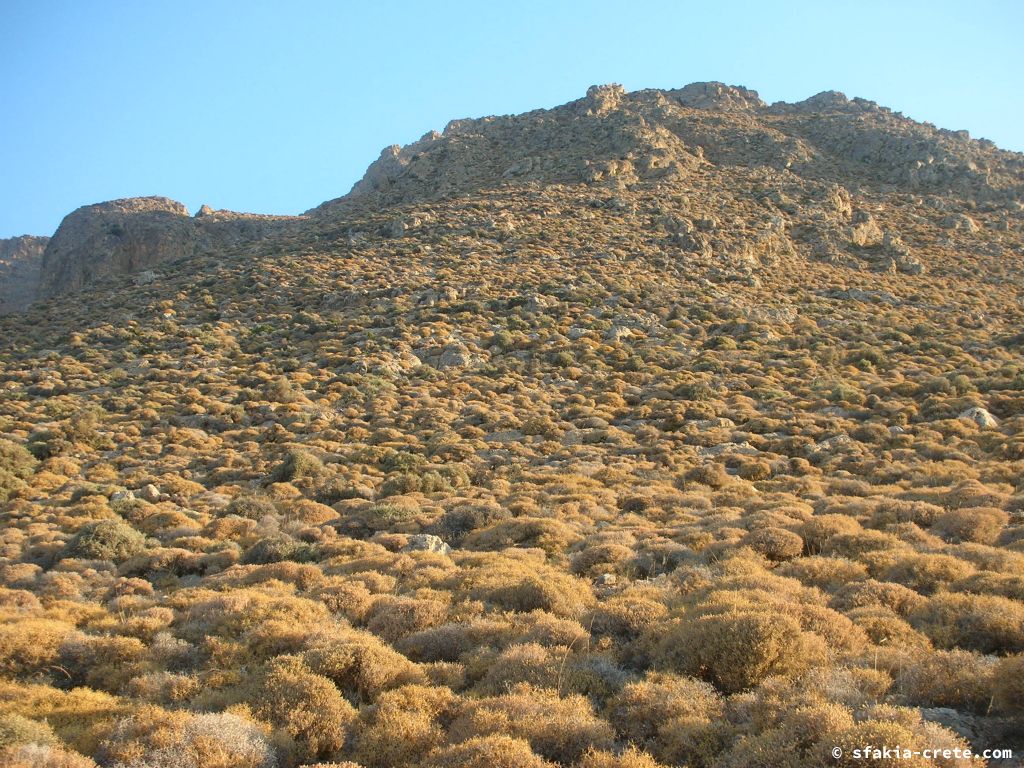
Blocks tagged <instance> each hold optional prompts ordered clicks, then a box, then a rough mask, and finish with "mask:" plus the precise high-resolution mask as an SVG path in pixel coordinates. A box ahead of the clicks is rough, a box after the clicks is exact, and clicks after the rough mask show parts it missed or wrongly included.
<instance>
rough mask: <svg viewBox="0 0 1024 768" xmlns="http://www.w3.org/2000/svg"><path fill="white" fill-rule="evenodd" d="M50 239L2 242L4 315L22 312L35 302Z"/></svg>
mask: <svg viewBox="0 0 1024 768" xmlns="http://www.w3.org/2000/svg"><path fill="white" fill-rule="evenodd" d="M48 240H49V238H47V237H33V236H32V235H24V236H22V237H11V238H7V239H0V315H6V314H8V313H10V312H21V311H22V310H24V309H27V308H28V306H29V305H30V304H31V303H32V302H33V301H34V300H35V298H36V291H37V289H38V286H39V273H40V268H41V266H42V263H43V250H44V249H45V248H46V243H47V241H48Z"/></svg>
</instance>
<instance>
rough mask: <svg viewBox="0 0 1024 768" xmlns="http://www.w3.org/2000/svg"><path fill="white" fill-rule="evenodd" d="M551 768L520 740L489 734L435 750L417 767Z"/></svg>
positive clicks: (551, 767)
mask: <svg viewBox="0 0 1024 768" xmlns="http://www.w3.org/2000/svg"><path fill="white" fill-rule="evenodd" d="M456 765H457V766H460V768H555V764H554V763H551V762H548V761H547V760H545V759H544V758H542V757H541V756H540V755H538V754H537V753H536V752H534V751H533V749H532V748H531V747H530V742H528V741H527V740H526V739H523V738H517V737H513V736H505V735H502V734H491V735H488V736H474V737H472V738H469V739H466V740H465V741H462V742H460V743H457V744H450V745H448V746H446V747H443V748H441V749H438V750H435V751H434V752H432V753H431V754H430V755H428V756H427V758H426V759H425V760H424V761H423V762H422V764H421V768H451V766H456Z"/></svg>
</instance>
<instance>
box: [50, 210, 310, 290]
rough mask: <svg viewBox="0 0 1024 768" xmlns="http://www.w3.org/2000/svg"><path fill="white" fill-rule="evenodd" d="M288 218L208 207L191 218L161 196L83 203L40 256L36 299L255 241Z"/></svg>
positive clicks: (289, 219) (279, 226)
mask: <svg viewBox="0 0 1024 768" xmlns="http://www.w3.org/2000/svg"><path fill="white" fill-rule="evenodd" d="M292 220H293V219H292V218H291V217H280V216H257V215H253V214H240V213H233V212H230V211H210V210H209V209H208V208H206V207H205V206H204V208H203V210H202V211H200V214H199V215H197V216H196V217H195V218H193V217H190V216H189V212H188V209H187V208H186V207H185V206H184V205H182V204H181V203H179V202H176V201H174V200H170V199H168V198H166V197H136V198H127V199H123V200H114V201H111V202H107V203H99V204H96V205H87V206H83V207H82V208H79V209H78V210H76V211H74V212H72V213H70V214H69V215H68V216H66V217H65V218H64V221H63V222H61V225H60V227H59V228H58V229H57V232H56V233H55V234H54V236H53V238H52V239H51V240H50V242H49V245H48V246H47V248H46V251H45V253H44V254H43V259H42V265H41V275H40V280H39V286H38V296H39V298H49V297H51V296H55V295H57V294H60V293H65V292H68V291H75V290H78V289H80V288H82V287H83V286H85V285H87V284H89V283H91V282H93V281H94V280H96V279H98V278H101V277H106V276H112V275H119V274H126V273H130V272H136V271H139V270H143V269H147V268H149V267H152V266H154V265H156V264H159V263H160V262H163V261H173V260H174V259H179V258H184V257H188V256H193V255H195V254H198V253H203V252H207V251H211V250H216V249H219V248H225V247H232V246H236V245H239V244H241V243H245V242H251V241H254V240H258V239H260V238H261V237H264V236H266V235H267V234H268V233H269V232H270V231H277V230H279V229H281V228H282V227H284V226H287V223H288V222H289V221H292Z"/></svg>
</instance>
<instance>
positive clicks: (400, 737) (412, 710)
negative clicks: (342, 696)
mask: <svg viewBox="0 0 1024 768" xmlns="http://www.w3.org/2000/svg"><path fill="white" fill-rule="evenodd" d="M454 703H455V695H454V694H453V693H452V692H451V691H450V690H448V689H447V688H430V687H427V686H423V685H410V686H405V687H402V688H397V689H395V690H393V691H387V692H386V693H382V694H381V695H380V697H379V698H378V699H377V702H376V703H375V704H374V705H373V706H372V707H369V708H368V709H367V710H366V711H365V712H364V713H363V715H362V717H361V720H362V721H363V722H362V723H361V724H360V727H359V731H358V734H357V736H356V746H355V753H354V756H355V759H356V761H357V762H359V763H360V764H362V765H365V766H367V768H390V766H396V765H414V764H416V763H418V762H419V760H420V759H421V758H422V757H423V756H424V755H426V754H427V753H428V752H430V751H431V750H432V749H434V748H435V747H437V746H439V745H440V744H441V743H442V742H443V741H444V736H445V732H444V728H443V727H442V723H441V722H440V721H442V720H444V719H446V717H447V713H448V711H449V710H450V709H451V708H452V706H453V705H454Z"/></svg>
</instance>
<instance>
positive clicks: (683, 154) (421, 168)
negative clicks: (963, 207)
mask: <svg viewBox="0 0 1024 768" xmlns="http://www.w3.org/2000/svg"><path fill="white" fill-rule="evenodd" d="M708 164H712V165H717V166H741V167H746V168H766V169H770V170H774V171H786V172H788V173H790V174H793V175H794V176H796V177H798V178H800V179H803V180H807V181H815V182H831V181H834V180H835V179H837V178H842V179H843V180H844V183H853V184H854V185H855V186H856V187H870V188H874V189H881V188H892V187H896V188H900V189H902V190H905V191H907V192H913V193H934V194H946V193H948V192H954V193H956V194H958V195H959V196H961V197H965V198H970V199H973V200H976V201H982V200H1006V199H1012V198H1015V197H1019V196H1020V195H1021V193H1022V190H1024V187H1022V185H1021V181H1020V179H1021V173H1022V171H1024V163H1022V159H1021V156H1020V155H1018V154H1015V153H1012V152H1005V151H1002V150H999V149H997V148H996V147H995V145H993V144H992V143H991V142H989V141H985V140H974V139H971V138H970V137H969V136H968V135H967V133H966V132H965V131H948V130H942V129H938V128H936V127H935V126H933V125H930V124H928V123H918V122H915V121H913V120H910V119H908V118H906V117H903V116H902V115H900V114H899V113H894V112H893V111H892V110H889V109H887V108H885V107H881V106H879V105H878V104H876V103H874V102H871V101H868V100H866V99H859V98H858V99H848V98H847V97H846V96H844V95H843V94H842V93H839V92H837V91H827V92H824V93H820V94H817V95H816V96H812V97H811V98H809V99H807V100H805V101H802V102H798V103H796V104H787V103H784V102H779V103H776V104H772V105H767V104H765V102H764V101H762V100H761V98H760V97H759V96H758V94H757V92H756V91H752V90H750V89H747V88H743V87H737V86H728V85H725V84H723V83H692V84H690V85H687V86H686V87H684V88H680V89H675V90H655V89H651V90H643V91H636V92H632V93H627V92H626V91H625V90H623V89H622V87H621V86H617V85H605V86H594V87H592V88H591V89H590V90H589V91H588V92H587V95H586V96H585V97H584V98H582V99H579V100H577V101H573V102H570V103H568V104H565V105H562V106H559V107H555V108H554V109H547V110H535V111H533V112H527V113H525V114H522V115H510V116H501V117H484V118H480V119H466V120H453V121H452V122H450V123H449V124H448V126H447V127H446V128H445V129H444V131H443V132H441V133H438V132H437V131H431V132H429V133H427V134H426V135H424V136H423V137H422V138H421V139H419V140H418V141H416V142H413V143H412V144H409V145H408V146H405V147H399V146H397V145H395V146H391V147H387V148H386V149H385V150H384V151H383V152H382V153H381V156H380V158H378V160H377V161H376V162H374V163H373V164H372V165H371V166H370V167H369V169H368V170H367V172H366V175H365V176H364V177H363V178H362V179H361V180H360V181H359V182H357V183H356V184H355V186H354V187H353V188H352V190H351V192H349V194H348V195H346V196H345V197H342V198H338V199H337V200H332V201H328V202H327V203H324V204H323V205H321V206H319V207H318V208H315V209H313V210H312V211H310V213H313V214H323V213H330V212H332V211H337V210H345V209H349V208H352V207H358V206H365V205H371V206H379V205H391V204H406V203H411V202H416V201H420V200H433V199H442V198H446V197H450V196H453V195H458V194H467V193H472V192H475V191H478V190H482V189H490V188H496V187H501V186H507V185H511V184H522V183H528V182H537V183H540V184H573V183H589V184H604V185H610V186H613V187H614V186H618V187H624V186H628V185H631V184H635V183H638V182H643V181H652V180H653V181H662V180H666V179H667V180H682V179H686V178H688V177H691V176H692V174H694V173H696V172H698V169H700V168H702V167H705V168H706V167H707V165H708Z"/></svg>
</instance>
